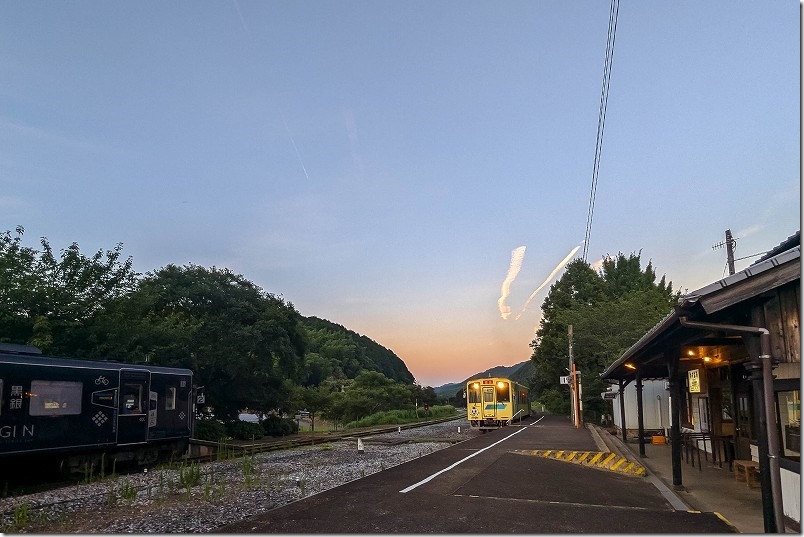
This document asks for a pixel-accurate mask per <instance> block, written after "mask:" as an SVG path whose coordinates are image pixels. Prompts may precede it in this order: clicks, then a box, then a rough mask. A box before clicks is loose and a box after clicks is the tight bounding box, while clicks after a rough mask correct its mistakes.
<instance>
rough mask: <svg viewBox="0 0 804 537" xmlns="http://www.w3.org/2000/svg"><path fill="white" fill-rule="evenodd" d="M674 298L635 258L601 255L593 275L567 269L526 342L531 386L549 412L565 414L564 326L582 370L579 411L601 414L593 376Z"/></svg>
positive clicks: (581, 266)
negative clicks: (570, 329)
mask: <svg viewBox="0 0 804 537" xmlns="http://www.w3.org/2000/svg"><path fill="white" fill-rule="evenodd" d="M677 297H678V294H673V291H672V284H670V285H667V284H666V283H665V278H664V277H662V279H661V280H660V282H659V283H658V284H657V283H656V274H655V272H654V270H653V266H652V263H648V265H647V267H646V268H645V270H644V271H643V270H642V269H641V268H640V254H631V255H630V256H628V257H626V256H625V255H623V254H622V253H620V254H618V255H617V257H607V258H606V259H605V260H604V262H603V266H602V268H601V271H600V272H599V273H596V272H595V271H593V270H592V268H591V267H590V266H589V265H588V264H587V263H585V262H584V261H582V260H575V261H573V262H572V263H570V264H569V265H567V271H566V272H565V273H564V275H563V276H562V277H561V279H560V280H559V281H558V282H556V283H555V284H553V286H552V287H551V289H550V293H549V294H548V296H547V298H546V299H545V303H544V306H543V308H542V309H543V313H544V315H543V317H542V321H541V324H540V327H539V330H538V331H537V333H536V338H535V339H534V341H533V342H532V343H531V347H532V348H533V350H534V352H533V356H532V357H531V360H532V361H533V362H534V367H535V369H536V374H535V375H534V376H533V382H532V386H531V388H532V389H533V391H534V393H535V395H536V398H537V399H539V400H540V401H541V402H542V403H543V404H544V405H545V407H546V408H547V409H548V410H550V411H551V412H556V413H565V412H567V411H568V410H569V394H568V391H567V390H566V389H565V388H562V387H560V386H558V377H559V376H563V375H565V374H566V370H565V368H566V367H567V365H568V350H569V338H568V333H567V332H568V330H567V329H568V327H569V325H572V326H573V359H574V361H575V363H576V365H577V367H578V369H579V370H580V371H581V372H582V383H583V393H584V412H585V413H588V414H589V415H595V414H597V415H599V414H600V413H602V412H604V410H605V406H604V405H605V403H604V401H603V400H602V399H600V396H599V394H600V392H602V391H604V390H605V388H606V385H605V384H604V383H603V381H601V380H600V377H599V374H600V373H601V372H602V371H603V370H604V369H605V368H606V367H607V366H608V365H609V364H611V363H612V362H613V361H615V360H616V359H617V358H619V357H620V356H621V355H622V353H623V352H624V351H625V350H626V349H627V348H628V347H630V346H631V345H632V344H633V343H635V342H636V341H637V340H638V339H639V338H640V337H641V336H642V334H644V333H645V332H646V331H647V330H648V329H650V328H651V327H652V326H654V325H655V324H656V323H657V322H658V321H659V320H661V319H662V317H664V316H665V315H666V314H667V313H668V312H669V311H670V310H671V308H672V304H673V302H674V300H675V299H676V298H677Z"/></svg>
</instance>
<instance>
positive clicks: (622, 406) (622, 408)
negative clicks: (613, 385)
mask: <svg viewBox="0 0 804 537" xmlns="http://www.w3.org/2000/svg"><path fill="white" fill-rule="evenodd" d="M627 385H628V383H623V379H620V429H621V431H622V433H623V443H624V444H626V443H628V438H627V436H626V429H627V428H626V426H625V387H626V386H627Z"/></svg>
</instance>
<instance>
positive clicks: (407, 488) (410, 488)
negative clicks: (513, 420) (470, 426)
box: [399, 427, 525, 494]
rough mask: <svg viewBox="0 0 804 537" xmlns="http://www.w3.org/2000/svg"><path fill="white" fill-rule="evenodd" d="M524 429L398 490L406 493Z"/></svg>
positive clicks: (520, 430)
mask: <svg viewBox="0 0 804 537" xmlns="http://www.w3.org/2000/svg"><path fill="white" fill-rule="evenodd" d="M524 430H525V428H524V427H523V428H521V429H517V430H516V431H515V432H513V433H511V434H509V435H508V436H506V437H505V438H503V439H502V440H497V441H496V442H494V443H493V444H491V445H490V446H486V447H484V448H483V449H481V450H478V451H475V452H474V453H472V454H471V455H469V456H468V457H464V458H463V459H461V460H459V461H458V462H456V463H453V464H450V465H449V466H447V467H446V468H444V469H443V470H439V471H438V472H436V473H434V474H433V475H431V476H429V477H426V478H424V479H422V480H421V481H419V482H418V483H414V484H413V485H411V486H409V487H406V488H403V489H402V490H400V491H399V492H401V493H402V494H406V493H408V492H410V491H411V490H413V489H415V488H416V487H418V486H420V485H424V484H425V483H427V482H428V481H431V480H432V479H434V478H435V477H438V476H439V475H441V474H443V473H444V472H449V471H450V470H452V469H453V468H455V467H456V466H458V465H459V464H461V463H462V462H465V461H468V460H469V459H471V458H472V457H474V456H475V455H479V454H481V453H483V452H484V451H486V450H487V449H490V448H493V447H494V446H496V445H497V444H499V443H500V442H505V441H506V440H508V439H509V438H511V437H512V436H514V435H515V434H519V433H521V432H522V431H524Z"/></svg>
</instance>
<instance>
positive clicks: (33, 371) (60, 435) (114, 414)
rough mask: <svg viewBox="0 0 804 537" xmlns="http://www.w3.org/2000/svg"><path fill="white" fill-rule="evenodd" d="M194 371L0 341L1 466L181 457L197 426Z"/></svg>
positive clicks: (80, 467) (80, 466)
mask: <svg viewBox="0 0 804 537" xmlns="http://www.w3.org/2000/svg"><path fill="white" fill-rule="evenodd" d="M192 391H193V373H192V371H190V370H189V369H176V368H169V367H157V366H151V365H134V364H124V363H119V362H96V361H88V360H72V359H64V358H51V357H46V356H42V355H41V352H40V351H39V349H37V348H35V347H31V346H25V345H9V344H0V463H2V465H3V466H5V467H8V466H9V464H10V463H11V461H13V460H15V459H21V460H23V459H24V460H28V461H31V460H33V461H56V462H58V463H59V465H60V466H61V469H62V471H73V472H81V471H86V469H87V468H95V469H99V465H100V464H101V463H106V464H107V465H109V464H111V461H116V462H126V461H132V462H135V463H137V464H141V465H142V464H150V463H153V462H155V461H157V460H159V459H160V458H161V457H162V456H171V455H172V456H180V455H183V454H184V453H185V452H186V450H187V446H188V444H189V440H190V437H191V434H192V427H193V400H192Z"/></svg>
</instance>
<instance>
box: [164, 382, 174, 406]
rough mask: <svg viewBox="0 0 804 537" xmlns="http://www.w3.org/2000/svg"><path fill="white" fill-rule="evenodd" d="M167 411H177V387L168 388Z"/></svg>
mask: <svg viewBox="0 0 804 537" xmlns="http://www.w3.org/2000/svg"><path fill="white" fill-rule="evenodd" d="M165 410H176V387H175V386H170V387H168V389H167V391H166V393H165Z"/></svg>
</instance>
